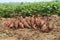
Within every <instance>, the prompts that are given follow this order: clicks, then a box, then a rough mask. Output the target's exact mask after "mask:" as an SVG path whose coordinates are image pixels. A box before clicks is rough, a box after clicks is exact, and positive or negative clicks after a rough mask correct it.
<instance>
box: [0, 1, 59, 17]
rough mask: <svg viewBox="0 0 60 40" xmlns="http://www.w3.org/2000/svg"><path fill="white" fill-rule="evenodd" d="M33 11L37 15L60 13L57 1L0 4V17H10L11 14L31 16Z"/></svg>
mask: <svg viewBox="0 0 60 40" xmlns="http://www.w3.org/2000/svg"><path fill="white" fill-rule="evenodd" d="M35 13H37V14H39V15H46V14H48V15H53V14H58V15H60V3H59V2H43V3H41V2H38V3H15V4H0V17H12V15H13V14H17V15H19V16H23V17H25V16H32V15H34V14H35Z"/></svg>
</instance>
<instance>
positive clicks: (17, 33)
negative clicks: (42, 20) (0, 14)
mask: <svg viewBox="0 0 60 40" xmlns="http://www.w3.org/2000/svg"><path fill="white" fill-rule="evenodd" d="M5 21H6V20H2V21H0V40H60V18H59V17H56V20H55V23H54V29H53V30H52V31H51V32H49V33H42V32H40V31H39V30H33V29H27V28H25V29H16V30H12V29H9V28H7V27H6V26H5V25H4V23H5ZM52 22H53V21H52Z"/></svg>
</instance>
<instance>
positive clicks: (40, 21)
mask: <svg viewBox="0 0 60 40" xmlns="http://www.w3.org/2000/svg"><path fill="white" fill-rule="evenodd" d="M50 20H51V17H49V16H47V17H39V16H32V17H25V18H23V17H20V18H16V20H8V21H7V22H6V26H7V27H9V28H16V29H17V28H33V29H39V30H40V31H42V32H49V31H51V30H52V29H53V26H52V24H51V25H50V23H49V21H50Z"/></svg>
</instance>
